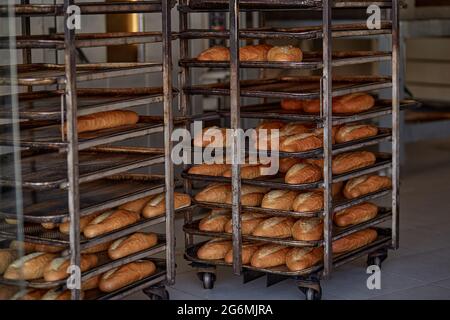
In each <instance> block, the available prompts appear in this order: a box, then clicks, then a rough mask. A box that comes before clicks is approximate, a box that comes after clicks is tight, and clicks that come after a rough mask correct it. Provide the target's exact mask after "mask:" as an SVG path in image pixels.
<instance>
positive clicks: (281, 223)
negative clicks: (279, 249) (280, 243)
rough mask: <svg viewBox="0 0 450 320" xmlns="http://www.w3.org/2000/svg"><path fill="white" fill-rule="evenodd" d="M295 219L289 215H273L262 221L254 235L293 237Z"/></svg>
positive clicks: (281, 237)
mask: <svg viewBox="0 0 450 320" xmlns="http://www.w3.org/2000/svg"><path fill="white" fill-rule="evenodd" d="M293 225H294V221H293V220H292V218H289V217H272V218H269V219H266V220H264V221H263V222H261V223H260V224H259V225H258V226H257V227H256V228H255V230H253V233H252V234H253V235H254V236H255V237H265V238H280V239H283V238H290V237H292V226H293Z"/></svg>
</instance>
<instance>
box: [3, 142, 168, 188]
mask: <svg viewBox="0 0 450 320" xmlns="http://www.w3.org/2000/svg"><path fill="white" fill-rule="evenodd" d="M78 157H79V164H78V169H79V183H84V182H89V181H93V180H96V179H101V178H104V177H107V176H110V175H113V174H117V173H121V172H125V171H129V170H134V169H138V168H142V167H146V166H150V165H154V164H159V163H164V159H165V157H164V149H161V148H138V147H97V148H92V149H89V150H85V151H81V152H79V154H78ZM0 165H1V167H2V170H1V171H0V185H3V186H9V187H14V186H16V185H17V183H19V184H21V185H22V186H23V187H27V188H32V189H35V190H48V189H54V188H67V186H68V179H67V154H65V153H59V152H53V153H48V154H40V155H36V156H32V157H27V158H22V160H21V170H22V173H21V181H19V182H18V181H16V179H15V175H14V167H15V165H16V164H15V162H14V161H11V160H8V161H1V159H0Z"/></svg>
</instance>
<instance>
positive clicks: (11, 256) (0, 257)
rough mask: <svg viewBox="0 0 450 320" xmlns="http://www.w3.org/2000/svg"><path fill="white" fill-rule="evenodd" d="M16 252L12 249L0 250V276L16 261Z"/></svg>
mask: <svg viewBox="0 0 450 320" xmlns="http://www.w3.org/2000/svg"><path fill="white" fill-rule="evenodd" d="M17 256H18V254H17V251H16V250H13V249H0V275H2V274H3V272H5V270H6V269H7V268H8V266H9V265H10V264H11V263H12V262H13V261H15V260H16V259H17Z"/></svg>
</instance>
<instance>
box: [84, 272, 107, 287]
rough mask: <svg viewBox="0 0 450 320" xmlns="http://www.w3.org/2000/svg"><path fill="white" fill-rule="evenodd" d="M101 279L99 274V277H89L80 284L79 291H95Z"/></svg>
mask: <svg viewBox="0 0 450 320" xmlns="http://www.w3.org/2000/svg"><path fill="white" fill-rule="evenodd" d="M101 277H102V275H101V274H99V275H96V276H94V277H91V278H89V279H87V280H84V281H83V282H82V283H81V290H83V291H88V290H92V289H97V288H98V285H99V284H100V279H101Z"/></svg>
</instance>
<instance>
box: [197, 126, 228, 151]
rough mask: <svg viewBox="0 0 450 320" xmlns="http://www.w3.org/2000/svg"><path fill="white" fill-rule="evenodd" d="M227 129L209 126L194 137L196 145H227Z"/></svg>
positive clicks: (201, 146)
mask: <svg viewBox="0 0 450 320" xmlns="http://www.w3.org/2000/svg"><path fill="white" fill-rule="evenodd" d="M227 145H228V143H227V129H225V128H219V127H217V126H214V127H207V128H204V129H203V130H202V132H200V133H198V134H197V135H196V136H195V137H194V146H195V147H200V148H206V147H211V148H222V147H225V146H227Z"/></svg>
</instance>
